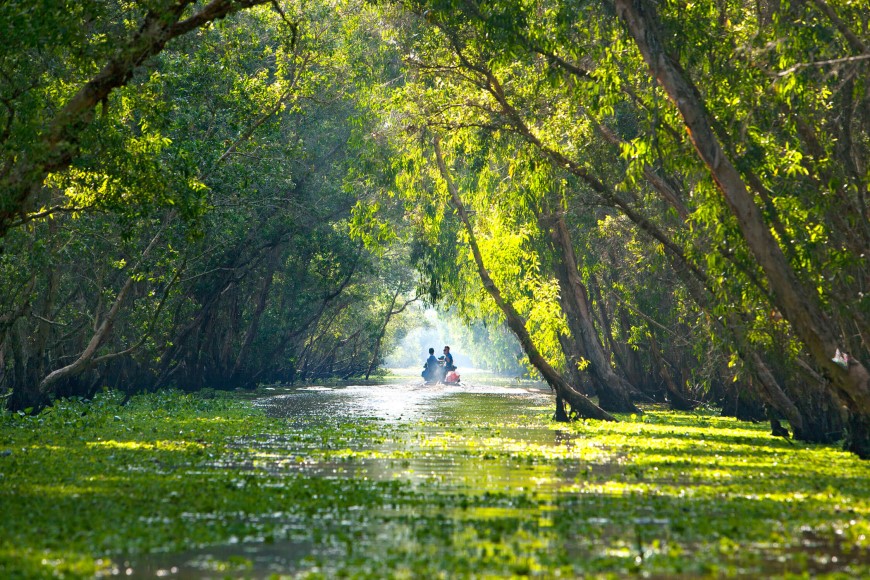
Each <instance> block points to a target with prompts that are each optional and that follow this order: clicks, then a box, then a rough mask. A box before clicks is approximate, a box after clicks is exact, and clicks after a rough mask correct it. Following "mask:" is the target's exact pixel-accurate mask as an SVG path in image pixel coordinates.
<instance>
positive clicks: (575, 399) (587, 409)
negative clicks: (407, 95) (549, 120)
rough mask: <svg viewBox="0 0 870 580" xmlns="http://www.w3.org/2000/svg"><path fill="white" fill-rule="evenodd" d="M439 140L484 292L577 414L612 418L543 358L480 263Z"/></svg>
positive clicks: (445, 175)
mask: <svg viewBox="0 0 870 580" xmlns="http://www.w3.org/2000/svg"><path fill="white" fill-rule="evenodd" d="M439 142H440V138H439V137H437V136H436V137H435V141H434V143H435V158H436V161H437V163H438V169H439V171H440V172H441V176H442V177H443V178H444V182H445V183H446V184H447V190H448V191H449V192H450V197H451V198H452V200H453V204H454V205H455V206H456V210H457V212H458V213H459V218H460V219H461V220H462V223H463V225H464V226H465V230H466V232H467V233H468V243H469V245H470V246H471V253H472V254H473V255H474V262H475V264H477V271H478V274H479V275H480V280H481V282H482V283H483V287H484V288H485V289H486V291H487V293H489V295H490V296H491V297H492V299H493V300H494V301H495V303H496V305H498V307H499V309H500V310H501V311H502V313H503V314H504V316H505V319H506V320H507V324H508V327H509V328H510V329H511V331H512V332H513V333H514V335H516V337H517V339H518V340H519V341H520V345H521V346H522V348H523V351H524V352H525V353H526V356H528V357H529V362H531V363H532V365H534V367H535V368H536V369H538V372H540V373H541V375H542V376H543V377H544V380H545V381H547V384H549V385H550V387H551V388H552V389H553V390H554V391H555V392H556V395H557V396H559V397H561V398H562V399H563V400H564V401H565V402H567V403H568V404H569V405H571V409H572V410H573V411H574V412H575V413H577V414H578V415H579V416H580V417H582V418H586V419H602V420H606V421H615V420H616V419H615V418H614V417H613V416H612V415H610V413H608V412H607V411H605V410H603V409H601V408H600V407H599V406H598V405H596V404H595V403H593V402H592V401H591V400H589V398H587V397H586V396H585V395H583V394H582V393H580V392H579V391H577V390H576V389H574V387H572V386H571V385H570V384H569V383H568V381H566V380H565V378H564V377H563V376H562V375H560V374H559V373H558V372H557V371H556V369H554V368H553V367H552V366H551V365H550V363H548V362H547V361H546V360H545V359H544V357H543V356H542V355H541V353H540V352H539V351H538V349H537V347H536V346H535V344H534V342H533V341H532V337H531V336H530V335H529V331H528V330H527V329H526V325H525V322H524V321H523V319H522V317H521V316H520V314H519V313H518V312H517V311H516V309H515V308H514V307H513V304H511V303H510V302H508V301H506V300H505V299H504V297H503V296H502V295H501V291H500V290H499V289H498V287H497V286H496V285H495V282H493V280H492V278H491V277H490V275H489V271H488V270H487V269H486V267H485V265H484V263H483V256H482V255H481V253H480V248H478V246H477V239H476V238H475V236H474V229H473V228H472V227H471V222H470V221H469V219H468V214H467V213H466V211H465V206H464V205H463V204H462V200H461V199H460V197H459V192H458V191H457V189H456V186H455V185H454V184H453V180H452V179H451V178H450V174H449V173H448V171H447V165H446V164H445V163H444V158H443V156H442V155H441V146H440V143H439Z"/></svg>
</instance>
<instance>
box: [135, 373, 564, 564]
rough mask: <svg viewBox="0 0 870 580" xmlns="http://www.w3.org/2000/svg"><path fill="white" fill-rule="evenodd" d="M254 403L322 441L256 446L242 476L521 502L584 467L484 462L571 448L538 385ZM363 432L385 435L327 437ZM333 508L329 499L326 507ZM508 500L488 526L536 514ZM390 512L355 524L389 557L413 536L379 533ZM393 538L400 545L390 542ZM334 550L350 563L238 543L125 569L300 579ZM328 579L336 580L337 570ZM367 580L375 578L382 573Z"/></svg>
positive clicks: (375, 391) (274, 545)
mask: <svg viewBox="0 0 870 580" xmlns="http://www.w3.org/2000/svg"><path fill="white" fill-rule="evenodd" d="M255 405H256V406H257V407H260V408H262V409H264V410H265V412H266V413H267V414H268V415H269V416H272V417H276V418H284V419H287V420H288V421H289V422H290V423H291V424H292V425H293V427H294V431H296V432H297V433H300V434H305V433H315V432H316V433H317V435H316V436H313V437H312V438H310V439H306V438H305V437H304V436H303V437H301V439H299V438H297V439H296V440H294V441H287V440H286V439H283V438H280V437H279V438H270V437H266V438H262V439H258V440H257V441H256V442H253V444H254V445H255V446H256V447H257V448H258V449H259V450H260V451H261V454H260V455H259V456H258V458H257V460H256V462H254V461H248V463H247V464H245V463H244V462H242V463H239V464H236V465H235V466H233V467H235V468H238V469H243V470H245V469H265V470H266V471H269V472H270V473H272V474H284V475H286V476H287V477H299V476H302V477H311V478H318V479H323V480H352V479H357V480H364V481H381V482H388V481H403V482H409V483H410V484H411V485H412V486H414V487H417V486H418V484H419V485H423V486H426V487H427V488H428V489H429V490H430V491H431V490H432V489H435V490H437V492H438V494H439V496H440V497H442V498H448V499H447V501H451V499H453V498H457V497H461V496H463V495H464V494H468V493H474V494H492V495H493V497H495V496H497V495H500V494H508V495H510V494H512V493H520V494H522V493H523V492H527V491H530V490H532V489H534V490H535V493H543V492H545V491H549V492H554V491H556V490H557V489H558V488H559V487H560V485H561V484H569V483H570V482H572V481H573V479H574V478H575V477H576V475H577V472H578V469H579V466H578V465H577V464H573V465H570V466H564V467H563V468H559V469H557V470H554V469H553V468H552V467H549V466H548V467H546V468H544V467H542V466H536V465H533V464H531V463H530V464H528V465H521V463H523V461H522V460H521V461H519V463H518V462H517V461H511V462H510V464H506V463H505V462H503V461H497V456H496V454H493V455H492V456H486V457H485V459H484V460H483V462H481V461H480V458H479V451H480V446H481V445H483V446H491V447H492V448H493V451H496V447H497V448H498V449H499V450H501V451H504V450H509V449H511V448H515V449H517V450H520V449H526V448H528V447H529V446H535V447H538V446H544V447H550V446H554V447H555V446H570V445H572V442H571V437H570V436H569V435H568V434H567V433H566V432H564V431H562V430H554V429H552V428H550V426H548V425H547V423H546V421H542V420H541V417H542V415H543V414H547V413H552V408H553V397H552V395H551V394H550V392H549V390H547V389H546V388H545V387H544V386H543V385H540V384H537V385H535V384H529V383H526V384H523V385H520V384H519V383H517V384H516V385H509V386H503V385H502V386H500V385H493V384H487V383H485V382H465V383H463V384H461V385H441V384H439V385H424V384H421V383H420V382H417V381H407V382H402V383H393V384H384V385H371V384H370V385H349V386H338V387H334V386H306V387H300V388H296V389H292V390H290V391H289V392H285V393H282V394H279V395H275V396H271V397H266V398H262V399H259V400H257V401H255ZM357 423H358V424H372V423H374V424H376V425H378V429H377V430H370V429H366V430H363V431H360V432H359V435H358V436H356V437H350V438H348V437H345V436H344V435H338V433H337V432H336V433H335V434H336V435H338V436H335V437H326V438H324V436H323V428H324V426H325V425H332V426H336V427H337V426H338V425H344V427H347V426H348V425H351V424H357ZM463 430H468V431H473V432H474V436H473V437H470V438H467V439H466V438H462V439H460V438H457V437H456V436H455V434H456V433H457V432H459V433H461V432H462V431H463ZM369 435H371V436H369ZM250 444H252V442H250V441H241V442H240V447H247V446H249V445H250ZM289 448H292V450H294V451H296V452H297V455H291V459H290V460H289V461H288V460H287V455H286V452H287V451H288V449H289ZM313 450H318V451H323V450H326V452H327V455H326V459H325V460H324V457H323V456H322V455H318V458H317V459H311V458H310V456H309V452H311V451H313ZM329 450H332V451H334V452H335V455H334V458H330V456H329ZM348 451H354V452H360V455H361V457H357V458H355V459H353V460H352V461H351V462H349V461H348V454H347V452H348ZM270 457H272V458H273V459H274V462H273V463H270V459H269V458H270ZM254 463H256V465H255V464H254ZM228 467H230V466H228ZM430 499H431V498H430ZM324 500H325V501H328V498H324ZM457 503H458V504H461V503H462V502H461V500H460V501H459V502H457ZM499 503H501V504H502V505H501V506H499V507H494V508H489V509H488V511H489V513H488V514H487V515H486V517H487V518H508V519H509V520H510V521H511V522H513V523H514V524H515V523H516V522H518V521H519V519H521V518H523V517H525V516H528V513H527V512H528V511H529V508H528V506H525V507H516V506H513V505H511V503H512V502H511V501H510V500H509V499H503V500H499ZM444 505H445V500H444V499H436V500H435V501H434V502H433V503H432V505H417V506H415V507H413V508H411V509H410V510H409V509H408V508H407V507H403V508H401V510H404V511H405V512H406V513H404V514H402V515H400V517H399V518H398V519H405V518H407V517H409V516H410V517H412V518H413V517H415V515H422V516H424V518H430V517H433V515H435V514H434V512H437V511H441V510H442V508H444ZM454 507H459V505H457V506H450V509H453V508H454ZM384 508H385V509H388V510H389V511H390V512H391V513H390V515H389V517H388V518H384V517H381V516H383V514H373V515H376V516H377V517H375V518H374V519H373V520H372V521H365V520H366V518H362V519H360V518H356V517H354V518H352V521H353V525H361V526H362V527H363V528H367V529H359V530H356V532H357V535H358V536H359V535H361V534H366V535H369V534H372V535H373V536H375V537H379V538H380V539H381V540H382V541H380V542H378V543H379V545H380V546H381V547H382V548H385V549H389V547H390V545H391V544H393V543H395V542H402V541H403V540H402V535H403V534H407V533H408V530H407V529H404V530H400V529H398V528H396V527H395V526H394V525H393V524H388V525H387V527H384V528H383V529H380V530H377V529H372V528H371V527H370V526H371V524H372V523H373V522H376V524H375V525H377V526H383V525H384V523H385V522H386V521H387V520H396V518H395V517H394V516H396V515H397V514H398V511H401V510H398V511H397V510H396V508H395V506H384ZM433 508H434V511H433ZM422 512H429V513H425V514H424V513H422ZM279 517H280V516H279ZM329 517H332V516H329ZM435 517H443V516H440V515H435ZM512 518H516V521H514V519H512ZM350 521H351V520H345V521H343V522H342V521H338V522H336V524H337V525H336V526H332V527H333V528H335V527H339V528H340V527H343V526H345V527H346V526H348V525H349V524H350ZM297 525H304V524H301V523H294V522H288V526H289V527H291V528H292V527H294V526H297ZM327 527H330V526H327ZM400 527H401V526H400ZM346 531H347V532H348V533H353V532H352V531H351V530H346ZM391 534H392V535H393V537H390V538H387V537H386V536H389V535H391ZM330 541H332V540H330ZM331 551H335V552H336V553H335V556H336V557H342V552H343V550H340V549H339V550H336V549H335V547H334V546H332V547H330V546H329V542H325V543H323V544H320V543H318V542H317V541H290V542H271V541H269V542H250V543H244V542H240V543H238V544H232V545H228V546H220V547H210V548H206V549H203V550H196V551H191V552H189V553H185V554H156V555H150V556H145V557H140V558H137V559H135V560H134V565H132V567H129V568H127V570H128V571H129V572H130V573H132V576H133V577H154V576H155V575H157V576H165V577H173V578H204V577H214V578H223V577H228V576H230V577H265V576H269V575H271V574H280V575H283V574H291V575H292V574H294V573H296V572H300V571H301V570H305V571H311V570H310V566H308V565H306V564H305V558H306V557H307V556H311V555H312V554H319V556H320V557H321V558H323V557H324V555H327V559H328V554H329V552H331ZM372 556H373V557H372V562H373V564H374V565H375V566H377V562H382V561H383V554H378V555H372ZM234 562H235V563H236V564H238V569H236V570H233V568H234V565H233V563H234ZM322 571H323V572H326V573H327V575H329V574H330V570H328V569H327V570H322ZM369 572H371V573H373V574H374V575H375V576H377V575H378V572H377V569H376V568H375V569H374V570H369ZM384 572H385V573H386V571H384Z"/></svg>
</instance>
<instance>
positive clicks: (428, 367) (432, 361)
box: [421, 348, 442, 383]
mask: <svg viewBox="0 0 870 580" xmlns="http://www.w3.org/2000/svg"><path fill="white" fill-rule="evenodd" d="M421 374H422V375H423V380H425V381H426V382H427V383H437V382H438V381H439V380H441V377H442V368H441V363H440V362H438V359H437V358H435V349H434V348H430V349H429V358H427V359H426V363H425V364H424V365H423V372H422V373H421Z"/></svg>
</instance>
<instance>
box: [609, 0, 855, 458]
mask: <svg viewBox="0 0 870 580" xmlns="http://www.w3.org/2000/svg"><path fill="white" fill-rule="evenodd" d="M615 4H616V10H617V13H618V14H619V16H620V18H621V19H622V20H623V22H624V23H625V25H626V27H627V29H628V32H629V34H630V35H631V37H632V38H633V39H634V41H635V44H636V45H637V47H638V49H639V50H640V52H641V54H642V55H643V58H644V60H645V61H646V63H647V65H648V66H649V68H650V71H651V72H652V74H653V76H654V77H655V78H656V79H657V80H658V82H659V84H660V85H661V86H662V87H663V88H664V89H665V91H666V92H667V93H668V96H669V97H670V99H671V100H672V101H673V103H674V104H675V105H676V107H677V109H678V110H679V112H680V115H681V116H682V118H683V122H684V124H685V125H686V128H687V129H688V130H689V131H688V132H689V136H690V138H691V141H692V144H693V145H694V147H695V150H696V152H697V153H698V156H699V157H700V158H701V160H702V161H703V162H704V164H705V165H706V166H707V168H708V170H709V172H710V174H711V175H712V177H713V179H714V180H715V182H716V184H717V186H718V187H719V190H720V191H721V192H722V194H723V196H724V198H725V201H726V203H727V204H728V207H729V208H730V209H731V212H732V214H733V215H734V216H735V218H736V219H737V224H738V227H739V229H740V232H741V234H742V236H743V239H744V240H745V241H746V244H747V246H748V248H749V250H750V252H752V254H753V256H754V257H755V259H756V260H757V262H758V265H759V266H760V267H761V269H762V270H763V271H764V273H765V277H766V280H767V282H768V284H769V285H770V289H771V293H772V295H773V300H774V303H775V304H776V306H777V307H778V309H779V310H780V312H782V314H783V316H784V317H785V319H786V320H788V321H789V323H790V324H791V325H792V327H793V328H794V330H795V332H796V333H797V335H798V337H800V339H801V340H802V341H803V343H804V344H805V345H806V347H807V349H808V350H809V352H810V354H811V355H812V357H813V360H814V362H815V363H816V365H818V366H819V367H820V368H822V369H824V370H825V372H826V373H827V374H828V376H829V377H831V379H832V381H833V385H834V389H835V392H836V393H837V395H838V396H839V397H840V398H841V399H842V400H843V401H844V403H846V405H847V406H848V408H849V410H850V412H851V413H852V415H853V419H852V423H853V425H854V428H853V429H851V430H850V433H849V441H847V448H848V449H849V450H850V451H853V452H855V453H856V454H858V455H859V456H861V457H863V458H870V431H868V429H867V428H866V425H868V424H870V372H868V370H867V368H866V367H865V366H864V365H863V364H862V363H861V362H860V361H857V360H853V361H852V364H849V365H848V366H847V368H845V369H843V368H841V367H840V366H839V365H837V363H835V362H834V361H833V360H831V358H832V355H833V353H834V351H835V350H836V349H837V341H836V338H835V332H834V331H833V330H832V325H831V322H830V320H829V318H828V316H827V315H826V314H825V313H824V311H823V309H822V307H821V305H820V304H819V300H818V298H817V296H816V295H815V293H814V291H812V290H810V289H808V288H806V287H805V286H804V285H803V284H802V283H801V281H800V280H799V279H798V277H797V275H796V273H795V271H794V270H793V269H792V267H791V266H790V264H789V263H788V260H787V259H786V257H785V254H783V252H782V249H781V248H780V246H779V243H778V242H777V240H776V239H775V238H774V237H773V235H772V234H771V232H770V229H769V228H768V227H767V224H766V223H765V221H764V217H763V215H762V213H761V210H760V209H759V207H758V206H757V205H756V203H755V201H754V199H753V197H752V195H751V194H750V193H749V190H748V189H747V187H746V184H745V182H744V181H743V178H742V177H741V175H740V172H739V171H738V170H737V168H736V167H735V166H734V164H733V163H732V162H731V160H730V159H729V158H728V156H727V154H726V153H725V151H724V149H723V147H722V145H721V143H720V142H719V139H718V137H717V136H716V133H715V132H714V131H713V128H712V124H711V122H710V119H709V118H708V116H707V112H706V109H705V106H704V102H703V98H702V97H701V94H700V93H699V91H698V90H697V88H696V87H695V86H694V84H693V83H692V81H691V79H689V78H688V76H687V75H686V74H685V73H684V72H683V70H682V68H681V67H680V65H679V64H678V63H677V62H675V61H674V60H673V58H672V57H671V55H670V54H669V53H668V51H667V49H666V47H665V45H664V41H663V34H662V31H661V30H660V29H659V23H658V21H657V16H656V14H655V8H654V6H653V5H652V4H651V3H649V2H645V1H643V0H616V1H615Z"/></svg>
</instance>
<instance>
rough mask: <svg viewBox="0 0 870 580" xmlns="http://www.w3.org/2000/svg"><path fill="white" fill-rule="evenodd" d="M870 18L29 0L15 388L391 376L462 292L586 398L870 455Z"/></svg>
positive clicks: (17, 123)
mask: <svg viewBox="0 0 870 580" xmlns="http://www.w3.org/2000/svg"><path fill="white" fill-rule="evenodd" d="M868 27H870V11H868V10H867V8H866V6H865V5H864V4H863V3H861V2H851V1H848V0H831V1H825V0H802V1H792V2H789V1H785V0H761V1H752V2H747V1H743V0H739V1H736V0H735V1H732V0H717V1H715V2H714V1H712V0H708V1H704V2H695V3H691V4H689V5H684V4H683V3H679V2H652V1H650V0H608V1H591V0H590V1H584V0H581V1H568V2H563V1H561V0H545V1H533V2H503V1H492V2H477V1H475V0H456V1H454V0H445V1H434V2H429V1H425V0H420V1H414V0H407V1H397V2H381V3H367V2H362V1H359V0H340V1H333V2H321V1H319V0H314V1H310V2H295V1H292V0H291V1H287V0H272V1H257V0H245V1H239V0H212V1H211V2H196V1H192V0H151V1H147V2H145V1H143V2H112V1H110V2H104V1H99V2H98V1H84V2H79V1H77V2H54V1H42V2H34V1H31V0H27V1H25V0H12V1H9V2H5V3H3V5H2V7H0V35H2V37H3V38H4V46H3V48H2V49H0V103H2V107H0V388H2V389H3V390H4V391H5V392H6V393H7V394H6V402H7V406H8V407H9V408H11V409H16V410H17V409H27V408H38V407H40V406H43V405H45V404H47V403H48V402H49V401H50V400H51V399H53V398H54V397H57V396H62V395H72V394H77V395H84V396H89V395H91V394H92V393H94V392H95V391H96V390H98V389H101V388H104V387H106V386H108V387H112V388H118V389H121V390H124V391H127V392H134V391H138V390H143V389H154V388H159V387H161V386H166V385H172V386H176V387H180V388H183V389H198V388H201V387H215V388H235V387H251V386H255V385H257V384H262V383H268V382H294V381H301V380H311V379H317V378H323V377H341V378H349V377H366V378H368V377H369V376H370V375H371V374H372V373H374V372H376V370H377V368H378V367H379V366H380V365H381V364H382V362H383V360H384V357H385V356H386V355H387V354H388V353H389V351H390V349H391V348H392V347H393V346H394V345H395V344H397V341H398V340H399V339H400V338H401V337H402V336H404V335H405V334H406V333H407V332H409V331H410V330H411V329H412V328H413V327H414V326H415V325H416V324H418V323H419V320H420V318H421V315H420V313H419V310H418V309H419V308H421V307H422V305H424V304H428V305H436V306H438V307H439V308H441V309H442V310H444V311H448V310H449V311H450V312H451V313H452V315H454V316H456V317H459V318H461V320H463V321H465V324H466V326H467V328H468V329H469V330H468V332H469V336H471V335H475V336H477V337H478V338H479V339H482V340H483V341H489V342H490V344H492V345H493V350H498V351H499V352H501V353H504V357H503V358H502V361H504V360H506V359H509V358H510V357H511V356H512V352H513V351H512V349H516V344H519V345H521V347H522V352H523V354H524V359H523V361H522V362H523V364H524V365H525V367H526V368H527V369H528V370H529V371H531V372H534V373H536V374H538V375H539V376H541V377H542V378H544V379H545V380H546V381H547V382H548V383H549V384H550V385H551V387H552V388H553V389H554V390H555V392H556V394H557V411H558V413H557V414H558V415H560V416H561V417H564V418H569V417H571V416H575V417H576V416H584V417H599V418H611V419H612V418H614V417H613V415H612V413H619V412H635V411H637V410H638V407H637V405H638V404H640V403H643V402H649V401H667V402H668V403H669V404H670V405H672V406H673V407H675V408H692V407H693V406H696V405H698V404H700V403H702V402H712V403H715V404H718V405H720V406H722V407H723V410H724V411H725V412H728V413H732V414H737V415H738V416H741V417H745V418H752V419H770V420H771V421H772V423H773V425H774V428H775V429H776V428H780V429H782V427H780V423H779V422H780V420H785V421H787V422H788V425H789V427H790V429H791V431H792V432H793V435H794V436H795V437H796V438H799V439H802V440H806V441H827V442H830V441H836V440H839V439H842V438H845V440H846V445H847V447H848V448H849V449H851V450H853V451H855V452H856V453H858V454H859V455H861V456H863V457H867V456H870V374H868V368H867V365H868V361H870V322H868V321H870V296H868V292H870V288H868V287H870V264H868V256H870V254H868V250H870V209H868V182H870V169H868V166H867V159H868V155H867V153H868V146H870V94H868V89H870V70H868V67H870V50H868V43H870V29H868ZM507 329H509V330H510V332H511V333H513V335H514V336H515V337H516V339H515V340H516V341H518V342H511V341H508V340H507V339H506V338H505V332H506V331H507ZM436 346H438V345H436ZM494 364H496V365H498V364H499V363H497V362H496V363H494ZM566 403H567V408H565V406H564V405H565V404H566Z"/></svg>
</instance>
